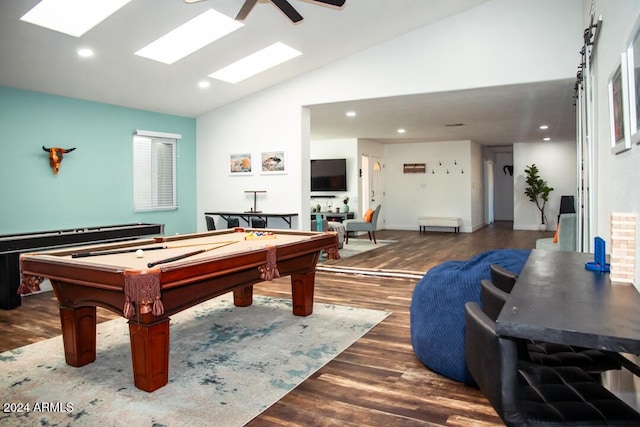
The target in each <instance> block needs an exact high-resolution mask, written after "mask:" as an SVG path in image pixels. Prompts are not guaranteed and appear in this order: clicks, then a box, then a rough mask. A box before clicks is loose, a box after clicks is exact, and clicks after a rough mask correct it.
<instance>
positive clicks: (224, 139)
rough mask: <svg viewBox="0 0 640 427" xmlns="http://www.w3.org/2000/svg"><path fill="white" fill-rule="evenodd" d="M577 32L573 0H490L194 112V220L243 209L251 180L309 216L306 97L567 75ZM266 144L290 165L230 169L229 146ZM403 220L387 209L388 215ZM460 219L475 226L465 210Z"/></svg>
mask: <svg viewBox="0 0 640 427" xmlns="http://www.w3.org/2000/svg"><path fill="white" fill-rule="evenodd" d="M581 34H582V29H581V23H580V2H579V0H567V1H562V2H558V1H556V0H539V1H535V2H531V1H528V0H516V1H514V0H493V1H490V2H488V3H485V4H483V5H481V6H478V7H476V8H474V9H471V10H469V11H466V12H464V13H460V14H458V15H456V16H453V17H451V18H449V19H446V20H443V21H441V22H438V23H435V24H433V25H431V26H428V27H425V28H423V29H420V30H418V31H415V32H412V33H409V34H406V35H404V36H402V37H399V38H397V39H395V40H392V41H390V42H387V43H384V44H381V45H379V46H377V47H375V48H372V49H369V50H366V51H363V52H361V53H359V54H356V55H353V56H351V57H348V58H345V59H344V60H341V61H338V62H336V63H334V64H332V65H329V66H326V67H323V68H321V69H319V70H317V71H315V72H312V73H309V74H307V75H304V76H302V77H300V78H297V79H294V80H291V81H288V82H285V83H284V84H281V85H278V86H276V87H274V88H272V89H269V90H266V91H264V92H262V93H260V94H257V95H255V96H251V97H248V98H246V99H244V100H241V101H238V102H237V103H235V104H233V105H229V106H226V107H224V108H221V109H219V110H216V111H213V112H211V113H209V114H206V115H204V116H202V117H200V118H198V120H197V186H198V190H197V200H198V217H199V225H198V228H199V229H202V230H204V229H205V223H204V218H203V215H202V213H203V212H204V211H207V210H214V209H215V210H219V209H225V210H246V209H247V208H248V207H249V206H250V203H249V200H248V198H247V197H246V196H245V194H244V191H245V190H253V189H259V190H266V191H267V193H266V195H265V196H264V198H262V199H261V200H260V201H259V204H258V208H259V209H261V210H265V211H274V212H281V211H294V212H298V213H299V214H300V218H306V217H308V215H309V205H310V204H309V183H308V181H309V176H308V168H307V166H306V165H308V162H309V135H308V134H309V130H308V127H309V117H308V114H309V111H308V110H307V109H305V108H303V106H305V105H313V104H318V103H323V102H335V101H342V100H349V99H356V98H371V97H379V96H388V95H400V94H410V93H426V92H440V91H447V90H454V89H468V88H475V87H486V86H495V85H505V84H515V83H526V82H532V81H543V80H557V79H565V78H573V76H575V69H576V50H577V49H578V47H579V46H580V42H581ZM239 84H242V83H239ZM263 150H284V151H285V152H286V153H287V159H286V162H287V173H286V174H284V175H269V176H265V175H261V174H259V173H257V174H254V175H253V176H248V177H237V176H234V177H230V176H229V174H228V172H227V171H228V164H227V163H228V156H229V154H232V153H238V152H243V151H250V152H252V153H255V155H256V156H257V155H259V153H260V152H261V151H263ZM387 186H389V184H387ZM465 193H466V197H467V198H466V200H467V203H469V200H470V190H469V189H467V190H466V191H465ZM460 197H462V194H461V195H460ZM386 205H387V206H390V205H392V203H390V202H387V203H386ZM456 207H457V205H456ZM467 209H470V208H467ZM474 215H475V214H474ZM407 221H408V219H407V218H405V217H402V216H401V217H398V218H392V217H389V218H387V225H389V224H390V223H393V224H398V225H400V224H406V223H407ZM466 221H467V224H466V225H465V226H466V227H472V226H475V224H472V222H473V223H475V221H476V220H475V219H473V218H472V217H471V214H469V215H468V216H467V219H466ZM305 223H306V221H303V224H302V225H304V224H305ZM300 226H301V224H298V223H296V224H294V227H295V228H298V227H300Z"/></svg>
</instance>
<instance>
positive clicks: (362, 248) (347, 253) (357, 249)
mask: <svg viewBox="0 0 640 427" xmlns="http://www.w3.org/2000/svg"><path fill="white" fill-rule="evenodd" d="M377 242H378V243H377V244H375V243H373V242H372V241H371V240H366V239H349V244H346V243H345V244H343V245H342V249H340V258H350V257H352V256H356V255H360V254H362V253H365V252H369V251H372V250H374V249H379V248H382V247H384V246H386V245H388V244H390V243H395V242H396V241H395V240H378V241H377ZM326 260H327V259H326V258H323V259H322V260H321V262H322V261H326Z"/></svg>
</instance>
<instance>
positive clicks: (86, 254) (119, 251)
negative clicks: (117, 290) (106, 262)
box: [71, 240, 235, 258]
mask: <svg viewBox="0 0 640 427" xmlns="http://www.w3.org/2000/svg"><path fill="white" fill-rule="evenodd" d="M229 242H235V240H227V241H224V242H217V243H193V244H189V245H162V246H152V247H148V248H141V247H138V248H134V249H114V250H106V251H93V252H79V253H75V254H71V258H85V257H90V256H100V255H116V254H126V253H129V252H136V251H137V250H139V249H142V250H143V251H154V250H157V249H173V248H187V247H192V246H208V245H214V244H218V243H229Z"/></svg>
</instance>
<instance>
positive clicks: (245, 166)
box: [229, 153, 253, 176]
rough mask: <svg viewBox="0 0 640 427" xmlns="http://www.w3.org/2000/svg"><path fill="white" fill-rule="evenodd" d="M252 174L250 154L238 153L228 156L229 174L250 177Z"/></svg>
mask: <svg viewBox="0 0 640 427" xmlns="http://www.w3.org/2000/svg"><path fill="white" fill-rule="evenodd" d="M252 172H253V164H252V161H251V153H240V154H230V155H229V174H230V175H231V176H237V175H251V174H252Z"/></svg>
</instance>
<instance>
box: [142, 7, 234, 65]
mask: <svg viewBox="0 0 640 427" xmlns="http://www.w3.org/2000/svg"><path fill="white" fill-rule="evenodd" d="M243 26H244V24H243V23H241V22H238V21H236V20H235V19H231V18H229V17H228V16H226V15H223V14H222V13H220V12H216V11H215V10H213V9H209V10H207V11H206V12H204V13H201V14H200V15H198V16H196V17H195V18H193V19H191V20H190V21H187V22H185V23H184V24H182V25H180V26H179V27H177V28H175V29H173V30H171V31H170V32H168V33H167V34H165V35H164V36H162V37H160V38H159V39H157V40H156V41H154V42H151V43H150V44H148V45H147V46H145V47H143V48H142V49H140V50H139V51H137V52H136V55H139V56H143V57H145V58H149V59H152V60H154V61H158V62H162V63H165V64H173V63H174V62H176V61H178V60H180V59H182V58H184V57H185V56H187V55H190V54H192V53H193V52H195V51H197V50H199V49H202V48H203V47H205V46H206V45H208V44H209V43H212V42H214V41H216V40H218V39H220V38H222V37H224V36H226V35H227V34H229V33H231V32H233V31H235V30H237V29H239V28H241V27H243Z"/></svg>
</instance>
